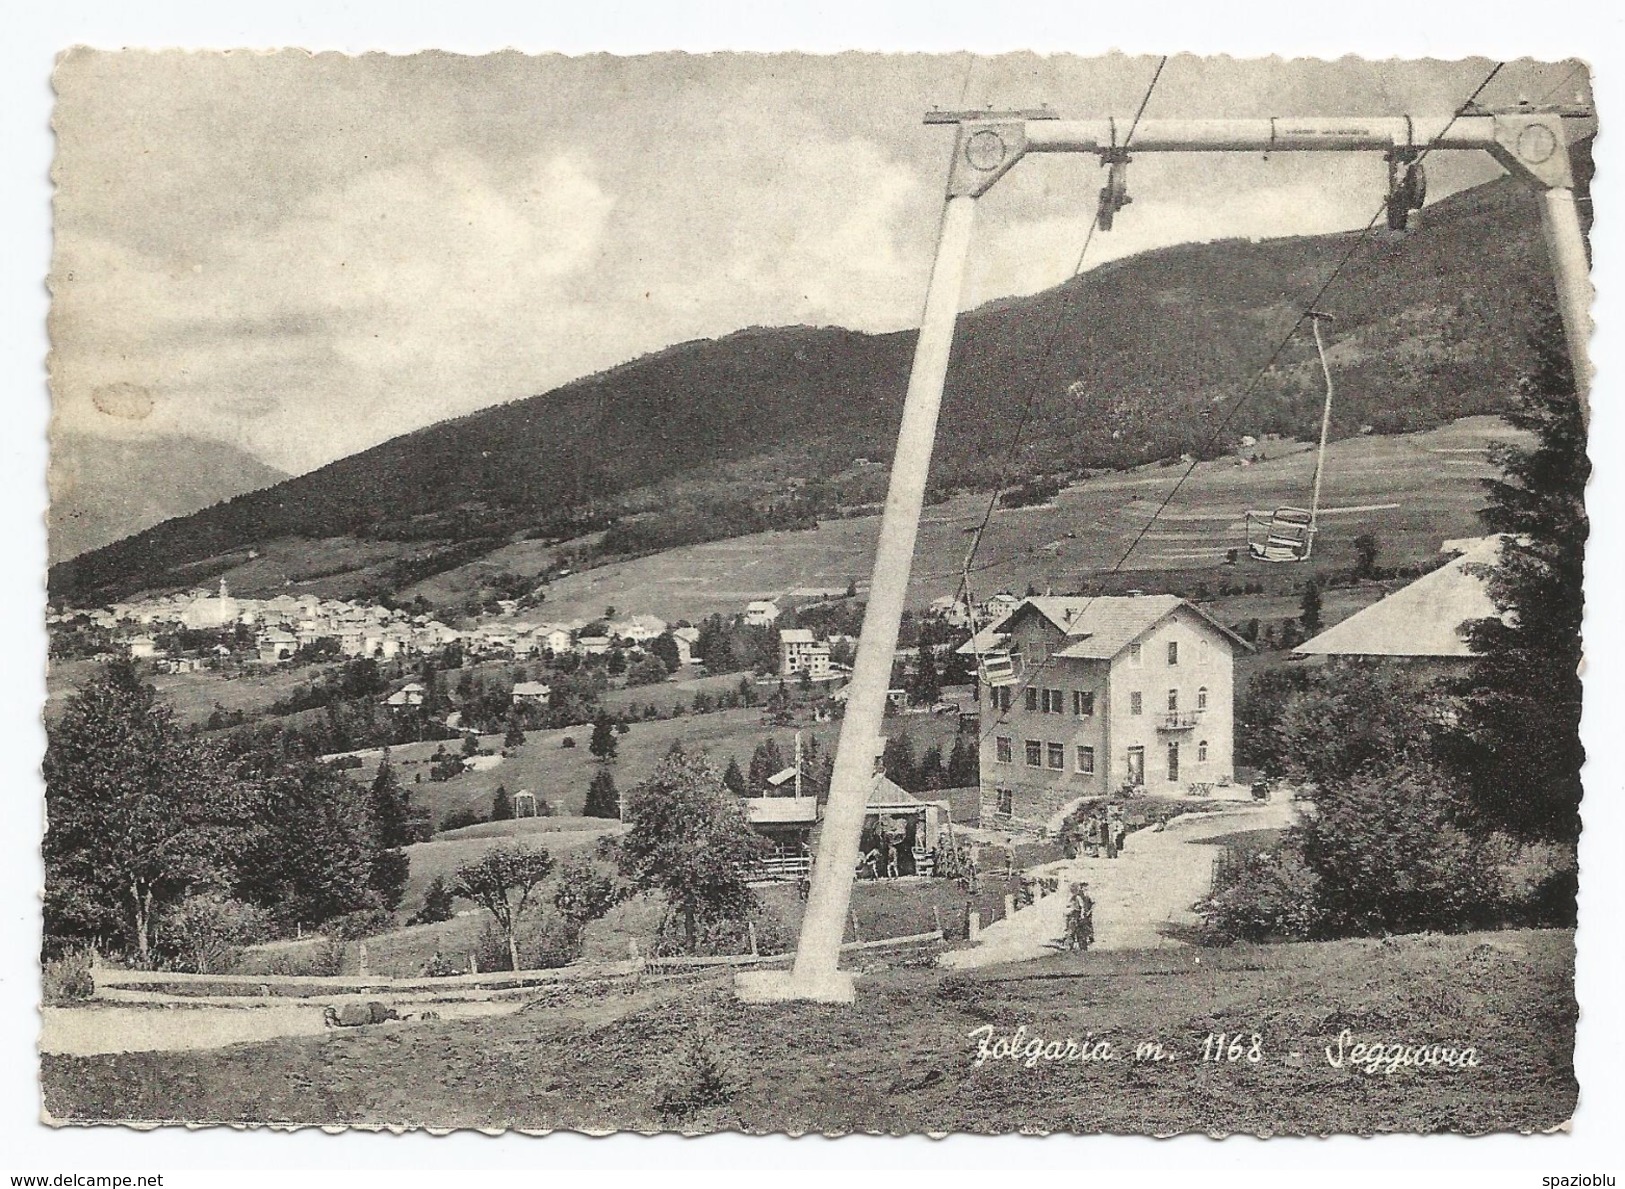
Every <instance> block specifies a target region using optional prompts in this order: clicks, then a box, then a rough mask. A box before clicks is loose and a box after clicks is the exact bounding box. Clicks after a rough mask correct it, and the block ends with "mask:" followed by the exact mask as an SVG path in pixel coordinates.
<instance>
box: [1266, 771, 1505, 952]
mask: <svg viewBox="0 0 1625 1189" xmlns="http://www.w3.org/2000/svg"><path fill="white" fill-rule="evenodd" d="M1316 805H1317V810H1318V812H1317V813H1316V815H1315V816H1314V817H1313V818H1312V819H1310V820H1309V821H1308V822H1307V823H1305V825H1304V826H1302V827H1301V828H1300V829H1299V830H1298V831H1296V832H1295V833H1296V834H1297V836H1298V838H1299V840H1300V845H1301V847H1302V852H1303V857H1304V861H1305V862H1306V863H1307V864H1308V865H1309V866H1310V867H1311V868H1312V869H1313V870H1314V872H1315V873H1316V875H1317V876H1319V880H1320V884H1319V901H1320V907H1321V919H1320V922H1319V927H1318V929H1317V932H1319V933H1320V934H1322V935H1324V936H1333V937H1335V936H1348V935H1373V934H1376V935H1381V934H1387V933H1410V932H1418V931H1421V930H1437V931H1440V932H1458V931H1460V930H1463V929H1472V928H1480V927H1483V926H1486V925H1489V924H1492V923H1494V922H1495V920H1496V918H1497V917H1498V916H1499V913H1500V906H1501V905H1502V904H1503V902H1504V899H1505V896H1504V892H1503V889H1502V882H1501V877H1500V872H1499V870H1498V868H1497V865H1496V862H1495V858H1494V855H1493V854H1492V853H1491V849H1490V848H1489V847H1488V846H1487V844H1486V841H1485V840H1484V839H1482V838H1478V837H1475V836H1474V835H1472V834H1470V833H1469V832H1468V831H1467V830H1466V829H1464V828H1463V826H1462V824H1461V822H1460V820H1459V819H1460V813H1461V811H1460V806H1461V805H1462V800H1461V797H1460V795H1459V794H1458V792H1457V790H1456V789H1455V788H1454V787H1453V786H1452V785H1451V784H1450V782H1449V781H1448V779H1446V778H1445V777H1444V776H1443V775H1442V774H1439V773H1437V772H1436V771H1434V770H1432V769H1429V768H1427V767H1425V766H1424V767H1419V768H1414V769H1410V770H1396V771H1391V772H1366V773H1362V774H1360V775H1358V776H1355V777H1354V778H1352V779H1350V780H1349V781H1347V782H1346V783H1343V784H1341V785H1338V786H1328V787H1326V788H1323V789H1322V790H1321V795H1320V796H1319V797H1318V798H1317V802H1316Z"/></svg>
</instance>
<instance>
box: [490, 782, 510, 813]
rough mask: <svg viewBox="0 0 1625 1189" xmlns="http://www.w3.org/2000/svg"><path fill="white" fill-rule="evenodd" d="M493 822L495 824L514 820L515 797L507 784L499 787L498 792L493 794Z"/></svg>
mask: <svg viewBox="0 0 1625 1189" xmlns="http://www.w3.org/2000/svg"><path fill="white" fill-rule="evenodd" d="M491 820H492V821H494V822H511V821H512V820H513V797H512V796H511V795H510V794H509V792H508V786H507V785H505V784H499V785H497V787H496V791H495V792H493V793H492V794H491Z"/></svg>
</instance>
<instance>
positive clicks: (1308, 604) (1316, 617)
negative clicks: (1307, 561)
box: [1298, 578, 1320, 636]
mask: <svg viewBox="0 0 1625 1189" xmlns="http://www.w3.org/2000/svg"><path fill="white" fill-rule="evenodd" d="M1298 610H1299V612H1300V614H1299V615H1298V622H1299V623H1301V624H1303V630H1304V633H1305V634H1306V635H1308V636H1313V635H1314V634H1315V633H1316V632H1318V631H1320V583H1318V582H1316V581H1315V580H1314V579H1313V578H1311V579H1309V581H1308V582H1306V583H1304V586H1303V598H1302V599H1301V600H1300V601H1299V603H1298Z"/></svg>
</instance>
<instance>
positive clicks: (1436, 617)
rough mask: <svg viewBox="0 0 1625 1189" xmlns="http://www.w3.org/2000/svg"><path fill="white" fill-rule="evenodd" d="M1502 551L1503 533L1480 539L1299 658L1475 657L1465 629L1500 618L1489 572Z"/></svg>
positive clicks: (1316, 640)
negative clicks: (1492, 595) (1480, 622)
mask: <svg viewBox="0 0 1625 1189" xmlns="http://www.w3.org/2000/svg"><path fill="white" fill-rule="evenodd" d="M1453 544H1454V542H1453ZM1500 551H1501V538H1500V537H1485V538H1483V539H1481V540H1479V541H1476V542H1474V543H1473V544H1472V546H1471V548H1469V549H1468V550H1467V552H1465V553H1463V554H1462V555H1461V556H1460V557H1457V558H1456V559H1455V560H1453V561H1450V562H1447V563H1446V564H1445V565H1443V566H1441V567H1440V568H1439V569H1437V570H1434V571H1433V572H1432V573H1430V574H1423V575H1422V576H1421V577H1420V578H1418V579H1417V580H1416V581H1415V582H1412V583H1411V584H1410V585H1409V586H1403V587H1401V588H1400V589H1399V590H1396V591H1394V593H1393V594H1391V595H1389V596H1388V597H1387V598H1384V599H1380V600H1378V601H1377V602H1375V603H1372V604H1371V606H1369V607H1367V608H1365V609H1364V610H1362V611H1356V612H1355V613H1354V614H1353V615H1351V616H1349V617H1348V618H1347V619H1345V620H1344V621H1343V622H1342V623H1339V624H1337V625H1335V626H1334V627H1330V628H1327V629H1326V630H1325V631H1324V632H1321V633H1320V635H1318V636H1315V637H1313V638H1312V639H1309V640H1305V641H1304V642H1303V643H1302V644H1300V645H1298V647H1296V648H1294V649H1293V650H1292V651H1293V653H1294V655H1297V656H1408V657H1468V656H1472V655H1473V653H1472V650H1471V649H1470V648H1469V647H1468V646H1467V641H1466V640H1465V639H1464V638H1463V637H1462V634H1461V629H1462V628H1463V627H1465V626H1466V625H1467V624H1469V623H1471V622H1473V621H1474V620H1477V619H1493V618H1497V617H1499V616H1500V614H1501V613H1500V611H1499V610H1498V609H1497V608H1496V606H1495V604H1494V602H1492V601H1491V599H1490V594H1489V588H1488V586H1487V584H1486V579H1487V575H1486V574H1485V573H1484V571H1485V569H1487V568H1488V567H1491V566H1493V565H1494V564H1495V562H1496V559H1497V558H1498V556H1499V555H1500Z"/></svg>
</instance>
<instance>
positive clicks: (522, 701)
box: [513, 681, 553, 706]
mask: <svg viewBox="0 0 1625 1189" xmlns="http://www.w3.org/2000/svg"><path fill="white" fill-rule="evenodd" d="M552 696H553V687H552V686H551V685H548V684H547V683H546V682H542V681H521V682H519V683H518V684H517V685H515V686H514V687H513V704H514V705H515V706H546V705H547V700H548V699H549V698H551V697H552Z"/></svg>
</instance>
